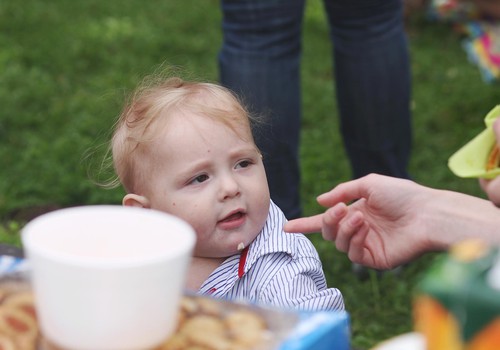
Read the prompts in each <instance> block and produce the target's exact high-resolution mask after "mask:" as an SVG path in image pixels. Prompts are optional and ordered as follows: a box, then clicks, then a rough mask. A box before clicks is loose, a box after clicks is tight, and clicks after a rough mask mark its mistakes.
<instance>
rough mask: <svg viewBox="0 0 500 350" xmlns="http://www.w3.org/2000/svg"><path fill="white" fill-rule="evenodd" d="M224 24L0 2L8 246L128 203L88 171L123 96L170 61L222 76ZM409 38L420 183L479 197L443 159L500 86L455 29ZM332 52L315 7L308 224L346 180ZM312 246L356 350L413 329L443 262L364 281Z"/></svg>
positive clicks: (308, 62) (0, 194)
mask: <svg viewBox="0 0 500 350" xmlns="http://www.w3.org/2000/svg"><path fill="white" fill-rule="evenodd" d="M220 19H221V14H220V11H219V2H218V1H215V0H205V1H202V2H200V1H194V0H185V1H182V2H181V1H165V0H148V1H136V0H131V1H118V0H108V1H96V0H86V1H66V0H53V1H50V2H41V1H37V0H25V1H24V2H23V4H22V6H21V5H20V4H19V3H18V2H17V1H14V0H3V1H2V2H0V46H1V47H2V50H0V106H1V108H0V159H1V163H2V167H1V171H0V219H1V225H0V242H7V243H10V244H16V245H19V244H20V243H19V236H18V232H19V229H20V228H21V227H22V225H23V224H24V223H25V222H26V220H28V219H30V218H32V217H33V216H35V215H37V214H39V213H41V212H43V211H44V210H48V209H54V208H58V207H66V206H73V205H83V204H98V203H120V201H121V197H122V195H123V192H122V190H121V189H116V190H104V189H102V188H99V187H98V186H96V185H95V184H94V183H93V181H91V180H90V178H89V175H92V176H94V175H95V174H96V170H95V169H96V168H97V167H98V165H99V160H100V158H99V157H100V155H102V152H103V150H104V148H105V142H106V140H107V138H108V137H109V131H110V128H111V126H112V124H113V122H114V119H115V117H116V115H117V114H118V113H119V112H120V108H121V104H122V102H123V98H124V96H125V94H126V93H127V92H129V91H130V89H132V88H133V87H134V86H135V85H136V84H137V83H138V81H139V80H140V79H141V78H142V77H143V76H144V75H146V74H149V73H152V72H153V71H154V70H155V69H157V68H158V67H160V66H161V65H163V64H172V65H176V66H179V67H181V68H183V69H185V70H186V71H187V72H189V73H191V74H192V75H194V76H196V77H199V78H203V79H208V80H217V61H216V56H217V52H218V49H219V47H220V44H221V31H220ZM408 35H409V39H410V49H411V58H412V70H413V96H412V106H413V117H414V120H413V125H414V131H415V140H414V148H413V155H412V161H411V173H412V174H413V176H414V179H415V180H416V181H417V182H419V183H422V184H425V185H428V186H432V187H438V188H447V189H451V190H458V191H461V192H465V193H469V194H473V195H478V196H483V194H482V193H481V191H480V189H479V186H478V185H477V182H476V181H475V180H464V179H459V178H456V177H455V176H453V174H451V172H450V171H449V170H448V168H447V166H446V163H447V159H448V157H449V156H450V155H451V154H452V153H453V152H454V151H455V150H456V149H458V148H459V147H460V146H461V145H463V144H464V143H465V142H466V141H467V140H469V139H470V138H472V137H473V136H474V135H475V134H476V133H478V132H479V131H480V130H481V129H482V128H483V118H484V116H485V115H486V113H487V112H488V111H489V110H490V109H491V108H492V107H493V106H494V105H496V104H497V103H499V102H500V101H499V98H498V97H499V96H500V94H499V92H500V91H499V87H498V85H488V84H485V83H483V82H482V80H481V77H480V74H479V71H478V69H477V68H476V67H474V66H473V65H472V64H470V63H469V62H468V61H467V58H466V55H465V53H464V51H463V49H462V48H461V41H460V40H461V39H460V37H459V36H458V35H457V34H456V33H454V32H453V31H452V30H451V29H450V27H449V26H448V25H445V24H440V23H432V22H430V21H428V20H426V19H425V16H423V15H417V16H415V17H413V18H411V19H410V21H409V22H408ZM330 53H331V48H330V45H329V41H328V30H327V25H326V20H325V17H324V14H323V11H322V5H321V2H320V1H318V0H311V1H309V2H308V7H307V14H306V18H305V23H304V53H303V70H302V77H303V91H304V94H303V109H304V120H303V130H302V148H301V159H302V164H301V166H302V172H303V173H302V176H303V183H302V188H301V190H302V195H303V204H304V211H305V213H306V214H313V213H317V212H319V211H320V210H321V208H320V207H319V206H318V205H317V204H316V203H315V200H314V198H315V196H316V195H317V194H319V193H322V192H323V191H326V190H328V189H330V188H331V187H332V186H334V185H336V184H338V183H339V182H342V181H345V180H348V179H349V177H350V170H349V166H348V163H347V158H346V156H345V154H344V150H343V146H342V142H341V139H340V134H339V132H338V115H337V110H336V105H335V101H334V94H335V90H334V84H333V82H332V74H331V71H332V67H331V56H330ZM318 140H320V142H318ZM436 234H439V232H436ZM312 240H313V242H314V243H315V245H316V246H317V248H318V250H319V252H320V255H321V257H322V259H323V262H324V267H325V272H326V274H327V278H328V281H329V283H330V285H332V286H336V287H338V288H340V290H341V291H342V292H343V294H344V297H345V300H346V305H347V308H348V310H349V312H350V313H351V317H352V326H353V340H352V342H353V346H355V347H358V348H361V349H369V348H370V347H372V346H373V345H375V344H376V343H378V342H380V341H381V340H383V339H386V338H389V337H391V336H394V335H397V334H400V333H403V332H408V331H410V330H411V329H412V328H411V327H412V320H411V303H412V296H413V292H414V290H415V285H416V283H417V282H418V279H419V276H421V274H422V273H423V272H424V271H425V270H426V268H427V266H429V264H430V263H432V260H433V258H434V256H435V255H427V256H425V257H422V258H420V259H418V260H416V261H415V262H413V263H412V264H410V265H408V266H407V267H406V268H405V269H404V270H403V272H402V274H401V275H399V276H394V275H391V274H387V275H384V276H383V277H382V278H380V279H378V278H376V276H375V275H374V274H372V275H371V276H370V278H368V279H366V280H362V281H360V280H358V279H357V278H356V277H355V276H354V275H353V273H352V272H351V264H350V262H349V261H348V260H347V258H346V257H345V256H344V255H343V254H341V253H339V252H337V251H335V249H334V247H333V245H332V244H331V243H329V242H324V241H322V239H321V238H320V237H319V236H313V237H312Z"/></svg>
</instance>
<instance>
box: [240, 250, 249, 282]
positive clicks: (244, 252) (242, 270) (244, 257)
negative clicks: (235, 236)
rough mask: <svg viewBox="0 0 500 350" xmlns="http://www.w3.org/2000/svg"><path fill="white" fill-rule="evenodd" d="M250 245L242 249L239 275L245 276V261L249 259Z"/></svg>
mask: <svg viewBox="0 0 500 350" xmlns="http://www.w3.org/2000/svg"><path fill="white" fill-rule="evenodd" d="M247 254H248V247H246V248H245V249H243V250H242V251H241V256H240V264H239V265H238V277H239V278H241V277H243V274H244V273H245V262H246V261H247Z"/></svg>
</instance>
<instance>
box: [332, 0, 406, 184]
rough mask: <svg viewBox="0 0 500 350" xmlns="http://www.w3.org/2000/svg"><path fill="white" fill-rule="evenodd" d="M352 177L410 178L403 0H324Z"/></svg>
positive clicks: (344, 137)
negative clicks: (377, 175) (370, 174)
mask: <svg viewBox="0 0 500 350" xmlns="http://www.w3.org/2000/svg"><path fill="white" fill-rule="evenodd" d="M324 1H325V8H326V10H327V13H328V18H329V23H330V27H331V37H332V41H333V47H334V49H333V50H334V65H335V68H334V71H335V81H336V88H337V101H338V106H339V112H340V117H341V132H342V136H343V140H344V145H345V147H346V151H347V154H348V156H349V159H350V161H351V164H352V170H353V177H355V178H356V177H361V176H363V175H366V174H368V173H371V172H375V173H380V174H385V175H390V176H395V177H402V178H408V177H409V174H408V163H409V157H410V150H411V143H412V130H411V116H410V84H411V82H410V62H409V54H408V45H407V40H406V34H405V30H404V25H403V15H402V1H401V0H378V1H377V0H366V1H363V0H356V1H352V0H324Z"/></svg>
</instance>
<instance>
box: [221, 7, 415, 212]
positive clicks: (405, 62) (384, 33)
mask: <svg viewBox="0 0 500 350" xmlns="http://www.w3.org/2000/svg"><path fill="white" fill-rule="evenodd" d="M221 6H222V12H223V22H222V29H223V45H222V48H221V50H220V53H219V57H218V61H219V70H220V82H221V84H223V85H224V86H226V87H228V88H230V89H231V90H233V91H234V92H236V93H237V94H238V95H240V96H241V97H242V98H243V99H244V100H245V102H246V104H247V106H249V107H250V112H251V113H253V114H257V115H263V116H266V117H268V119H267V120H266V123H265V126H264V127H263V128H261V130H258V131H257V132H256V142H257V145H258V147H259V148H260V149H261V151H262V153H263V157H264V165H265V168H266V172H267V176H268V181H269V186H270V191H271V198H272V199H273V200H274V201H275V202H276V203H277V204H278V205H279V206H280V207H281V208H282V210H283V211H284V213H285V215H286V217H287V218H288V219H294V218H297V217H299V216H301V204H300V194H299V192H300V164H299V140H300V126H301V87H300V85H301V84H300V58H301V30H302V20H303V15H304V9H305V0H222V1H221ZM324 7H325V11H326V13H327V16H328V23H329V26H330V37H331V41H332V44H333V62H334V79H335V83H336V90H337V96H336V97H337V103H338V109H339V113H340V129H341V133H342V137H343V142H344V146H345V149H346V152H347V155H348V157H349V160H350V163H351V169H352V176H353V178H359V177H361V176H364V175H366V174H369V173H380V174H384V175H390V176H394V177H401V178H409V177H410V176H409V173H408V170H407V167H408V163H409V158H410V151H411V143H412V130H411V115H410V85H411V77H410V75H411V74H410V62H409V53H408V45H407V39H406V33H405V30H404V22H403V12H402V11H403V2H402V1H401V0H324Z"/></svg>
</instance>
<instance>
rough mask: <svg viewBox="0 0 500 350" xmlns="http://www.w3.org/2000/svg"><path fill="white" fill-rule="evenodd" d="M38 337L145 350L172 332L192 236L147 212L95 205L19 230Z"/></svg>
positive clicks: (82, 348) (104, 348) (78, 348)
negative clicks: (31, 291) (31, 293)
mask: <svg viewBox="0 0 500 350" xmlns="http://www.w3.org/2000/svg"><path fill="white" fill-rule="evenodd" d="M22 242H23V246H24V249H25V253H26V256H27V258H28V261H29V264H30V266H31V282H32V285H33V291H34V296H35V305H36V309H37V314H38V319H39V322H40V327H41V331H42V334H43V336H44V337H45V338H46V339H47V340H48V341H49V342H52V343H53V344H54V345H56V346H59V347H62V348H64V349H71V350H129V349H130V350H132V349H133V350H138V349H150V348H153V347H155V346H157V345H159V344H161V343H162V342H163V341H165V340H166V339H167V338H168V337H169V336H170V335H171V334H172V332H173V331H174V329H175V327H176V325H177V318H178V310H179V302H180V298H181V296H182V293H183V290H184V283H185V277H186V273H187V268H188V265H189V262H190V258H191V253H192V250H193V247H194V244H195V233H194V230H193V229H192V228H191V226H189V225H188V224H187V223H185V222H184V221H182V220H180V219H179V218H176V217H174V216H171V215H168V214H165V213H162V212H159V211H155V210H150V209H142V208H134V207H124V206H118V205H116V206H114V205H96V206H82V207H75V208H68V209H62V210H57V211H54V212H51V213H48V214H44V215H42V216H39V217H37V218H35V219H34V220H32V221H31V222H29V223H28V224H27V225H26V226H25V228H24V229H23V230H22Z"/></svg>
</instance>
